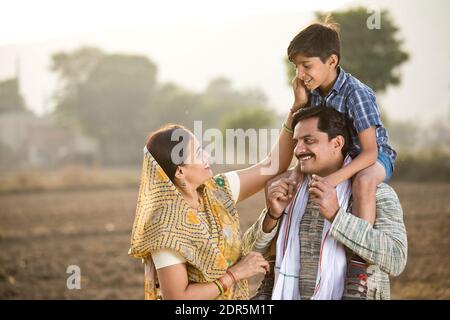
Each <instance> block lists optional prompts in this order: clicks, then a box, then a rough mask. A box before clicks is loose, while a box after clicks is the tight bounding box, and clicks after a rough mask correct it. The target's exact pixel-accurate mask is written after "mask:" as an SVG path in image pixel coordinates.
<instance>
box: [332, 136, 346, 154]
mask: <svg viewBox="0 0 450 320" xmlns="http://www.w3.org/2000/svg"><path fill="white" fill-rule="evenodd" d="M344 145H345V139H344V137H343V136H337V137H335V138H333V148H335V150H337V151H339V152H340V151H341V150H342V148H343V147H344Z"/></svg>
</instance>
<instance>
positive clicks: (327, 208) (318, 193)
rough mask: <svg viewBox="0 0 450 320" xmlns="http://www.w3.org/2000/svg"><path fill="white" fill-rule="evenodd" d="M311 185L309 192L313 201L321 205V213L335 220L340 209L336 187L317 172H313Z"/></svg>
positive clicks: (328, 218) (326, 217)
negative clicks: (316, 173)
mask: <svg viewBox="0 0 450 320" xmlns="http://www.w3.org/2000/svg"><path fill="white" fill-rule="evenodd" d="M309 185H310V188H309V194H310V196H311V197H312V200H313V203H315V204H317V205H318V206H319V210H320V214H321V215H322V216H323V217H324V218H325V219H327V220H328V221H330V222H333V220H334V217H335V215H336V213H337V212H338V211H339V203H338V199H337V194H336V188H334V187H333V186H332V185H331V184H330V183H329V182H327V181H326V180H325V179H324V178H322V177H319V176H318V175H315V174H313V176H312V180H311V181H310V183H309Z"/></svg>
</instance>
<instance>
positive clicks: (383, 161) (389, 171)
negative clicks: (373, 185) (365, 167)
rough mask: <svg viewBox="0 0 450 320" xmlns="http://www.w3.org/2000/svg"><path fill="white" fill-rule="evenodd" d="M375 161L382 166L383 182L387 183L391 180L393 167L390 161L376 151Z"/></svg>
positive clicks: (383, 154)
mask: <svg viewBox="0 0 450 320" xmlns="http://www.w3.org/2000/svg"><path fill="white" fill-rule="evenodd" d="M377 161H378V162H379V163H380V164H381V165H382V166H383V168H384V171H385V172H386V177H385V178H384V182H388V181H389V180H391V178H392V174H393V173H394V167H393V165H392V162H391V159H390V158H389V157H388V156H387V155H386V154H385V153H383V152H380V151H378V158H377Z"/></svg>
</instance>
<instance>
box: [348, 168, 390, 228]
mask: <svg viewBox="0 0 450 320" xmlns="http://www.w3.org/2000/svg"><path fill="white" fill-rule="evenodd" d="M385 177H386V170H385V169H384V167H383V165H382V164H380V163H379V162H378V161H377V162H375V164H373V165H371V166H370V167H368V168H366V169H364V170H361V171H360V172H358V173H357V174H356V176H355V177H354V178H353V182H352V195H353V206H352V213H353V214H354V215H355V216H357V217H359V218H361V219H364V220H366V221H368V222H369V223H370V224H372V225H373V224H374V223H375V215H376V191H377V186H378V185H379V184H380V183H381V182H383V181H384V179H385Z"/></svg>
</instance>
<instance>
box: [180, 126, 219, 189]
mask: <svg viewBox="0 0 450 320" xmlns="http://www.w3.org/2000/svg"><path fill="white" fill-rule="evenodd" d="M208 161H209V154H208V153H207V152H206V151H205V150H203V149H202V147H201V146H200V143H199V142H198V140H197V139H196V138H195V136H194V135H192V136H191V139H190V141H189V144H188V147H187V152H186V159H185V161H184V164H183V165H182V166H180V167H179V168H180V169H181V171H182V173H183V176H184V180H185V181H186V183H187V184H189V185H191V186H194V187H195V188H197V187H198V186H200V185H201V184H203V183H205V182H206V181H207V180H209V179H211V178H212V176H213V173H212V170H211V168H210V167H209V162H208Z"/></svg>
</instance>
